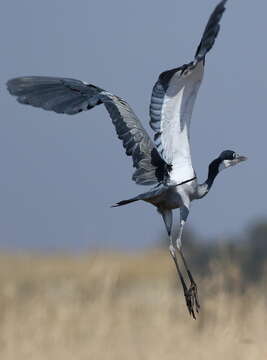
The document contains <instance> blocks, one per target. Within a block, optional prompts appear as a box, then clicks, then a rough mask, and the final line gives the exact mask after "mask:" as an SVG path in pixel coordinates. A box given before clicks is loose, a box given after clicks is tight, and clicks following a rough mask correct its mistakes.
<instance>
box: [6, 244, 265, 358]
mask: <svg viewBox="0 0 267 360" xmlns="http://www.w3.org/2000/svg"><path fill="white" fill-rule="evenodd" d="M0 267H1V269H0V270H1V271H0V359H1V360H24V359H25V360H26V359H27V360H31V359H34V360H41V359H46V360H50V359H51V360H55V359H57V360H59V359H64V360H88V359H90V360H91V359H92V360H133V359H136V360H137V359H138V360H150V359H151V360H158V359H161V360H172V359H186V360H191V359H198V360H204V359H205V360H214V359H216V360H220V359H227V360H231V359H236V360H238V359H242V360H245V359H249V360H254V359H255V360H265V359H267V311H266V310H267V299H266V293H267V290H266V289H267V287H266V283H265V282H262V283H258V284H257V285H256V286H253V285H249V286H248V287H246V288H245V289H243V290H242V291H240V286H239V271H238V269H237V268H235V267H233V266H231V265H230V264H227V266H221V265H219V264H216V263H214V264H213V265H212V266H211V275H210V276H209V277H206V278H202V279H200V278H198V277H197V276H196V275H195V277H196V280H197V282H198V285H199V292H200V301H201V306H202V307H201V313H200V315H199V317H198V319H197V320H196V321H195V320H193V319H191V318H190V317H189V315H188V312H187V309H186V307H185V304H184V299H183V295H182V292H181V287H180V285H179V288H178V286H177V282H176V277H175V269H174V266H173V264H172V263H171V260H170V258H169V256H168V252H167V251H166V252H161V251H154V252H150V253H147V254H139V255H138V254H136V255H124V256H122V254H100V253H99V254H95V255H90V256H89V255H87V256H86V255H85V256H76V257H75V256H63V255H54V256H52V255H50V256H48V255H47V256H44V255H43V256H37V255H35V256H33V255H32V256H30V255H3V254H2V255H1V257H0ZM265 278H267V276H266V277H265ZM229 282H230V283H231V284H232V285H231V286H230V287H229V286H228V285H227V284H229ZM177 288H178V290H177Z"/></svg>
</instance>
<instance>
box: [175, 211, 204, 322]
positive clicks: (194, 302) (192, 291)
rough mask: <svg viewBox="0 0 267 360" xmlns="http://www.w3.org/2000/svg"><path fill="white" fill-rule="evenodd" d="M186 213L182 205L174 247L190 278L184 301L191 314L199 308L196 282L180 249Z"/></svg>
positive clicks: (187, 212)
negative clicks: (188, 305)
mask: <svg viewBox="0 0 267 360" xmlns="http://www.w3.org/2000/svg"><path fill="white" fill-rule="evenodd" d="M188 214H189V209H188V207H186V206H183V207H182V208H181V209H180V229H179V234H178V237H177V241H176V247H177V250H178V252H179V254H180V256H181V259H182V261H183V264H184V267H185V269H186V272H187V274H188V277H189V280H190V288H189V289H188V293H187V296H186V302H187V304H188V303H189V304H190V305H191V307H190V308H189V307H188V309H189V312H190V314H192V315H193V314H194V309H195V311H196V312H197V313H198V312H199V309H200V305H199V300H198V293H197V285H196V282H195V280H194V278H193V276H192V273H191V271H190V270H189V267H188V265H187V262H186V260H185V257H184V254H183V251H182V241H181V240H182V233H183V228H184V225H185V222H186V220H187V217H188ZM187 297H189V298H190V300H189V301H188V300H187ZM193 317H194V315H193ZM194 318H195V317H194Z"/></svg>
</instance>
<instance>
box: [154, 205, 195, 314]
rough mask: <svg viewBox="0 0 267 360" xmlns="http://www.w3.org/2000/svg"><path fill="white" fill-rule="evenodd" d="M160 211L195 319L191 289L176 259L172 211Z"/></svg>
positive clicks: (189, 306)
mask: <svg viewBox="0 0 267 360" xmlns="http://www.w3.org/2000/svg"><path fill="white" fill-rule="evenodd" d="M158 211H159V212H160V214H161V215H162V218H163V220H164V223H165V226H166V230H167V233H168V235H169V239H170V245H169V251H170V255H171V257H172V259H173V261H174V264H175V267H176V270H177V274H178V276H179V279H180V281H181V283H182V286H183V291H184V296H185V299H186V305H187V307H188V310H189V313H190V315H192V316H193V318H194V319H195V318H196V317H195V312H194V306H193V304H192V295H190V289H188V288H187V285H186V282H185V280H184V277H183V274H182V272H181V270H180V267H179V264H178V260H177V257H176V249H175V247H174V245H173V240H172V234H171V230H172V211H171V210H166V209H164V210H163V209H158Z"/></svg>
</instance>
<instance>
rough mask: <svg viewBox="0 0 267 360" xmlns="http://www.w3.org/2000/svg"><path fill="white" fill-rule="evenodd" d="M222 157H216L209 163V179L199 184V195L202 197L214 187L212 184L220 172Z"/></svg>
mask: <svg viewBox="0 0 267 360" xmlns="http://www.w3.org/2000/svg"><path fill="white" fill-rule="evenodd" d="M220 163H221V161H220V159H215V160H213V161H212V162H211V163H210V164H209V172H208V178H207V180H206V181H205V182H204V183H203V184H200V185H199V186H198V196H199V198H202V197H203V196H205V195H207V193H208V192H209V191H210V188H211V187H212V184H213V182H214V180H215V178H216V176H217V175H218V174H219V166H220Z"/></svg>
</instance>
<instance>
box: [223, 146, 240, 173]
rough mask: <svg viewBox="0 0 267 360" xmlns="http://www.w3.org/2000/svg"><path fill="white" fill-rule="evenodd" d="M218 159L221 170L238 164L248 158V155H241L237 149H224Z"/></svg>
mask: <svg viewBox="0 0 267 360" xmlns="http://www.w3.org/2000/svg"><path fill="white" fill-rule="evenodd" d="M218 160H219V161H220V164H219V171H221V170H224V169H227V168H229V167H231V166H234V165H237V164H239V163H240V162H242V161H245V160H247V157H246V156H241V155H239V154H238V153H236V152H235V151H232V150H224V151H223V152H222V153H221V154H220V156H219V158H218Z"/></svg>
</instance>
